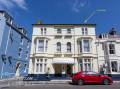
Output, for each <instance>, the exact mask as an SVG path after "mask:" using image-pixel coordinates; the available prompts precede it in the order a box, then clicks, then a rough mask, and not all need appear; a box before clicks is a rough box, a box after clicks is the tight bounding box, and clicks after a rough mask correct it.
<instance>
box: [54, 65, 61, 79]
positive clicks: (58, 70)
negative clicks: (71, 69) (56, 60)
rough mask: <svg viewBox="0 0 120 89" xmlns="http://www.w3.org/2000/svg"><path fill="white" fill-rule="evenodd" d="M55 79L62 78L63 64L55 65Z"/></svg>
mask: <svg viewBox="0 0 120 89" xmlns="http://www.w3.org/2000/svg"><path fill="white" fill-rule="evenodd" d="M54 67H55V77H62V65H61V64H55V65H54Z"/></svg>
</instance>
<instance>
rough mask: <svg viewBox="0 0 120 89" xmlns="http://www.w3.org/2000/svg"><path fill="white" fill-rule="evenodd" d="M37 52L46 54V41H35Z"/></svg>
mask: <svg viewBox="0 0 120 89" xmlns="http://www.w3.org/2000/svg"><path fill="white" fill-rule="evenodd" d="M36 47H37V52H40V53H44V52H47V49H48V40H46V39H41V40H38V41H37V46H36Z"/></svg>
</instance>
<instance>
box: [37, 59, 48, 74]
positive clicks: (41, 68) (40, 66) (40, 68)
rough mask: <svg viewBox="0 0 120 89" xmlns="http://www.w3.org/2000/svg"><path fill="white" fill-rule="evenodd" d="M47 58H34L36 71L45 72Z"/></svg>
mask: <svg viewBox="0 0 120 89" xmlns="http://www.w3.org/2000/svg"><path fill="white" fill-rule="evenodd" d="M46 69H47V59H44V58H41V59H36V73H41V74H42V73H46Z"/></svg>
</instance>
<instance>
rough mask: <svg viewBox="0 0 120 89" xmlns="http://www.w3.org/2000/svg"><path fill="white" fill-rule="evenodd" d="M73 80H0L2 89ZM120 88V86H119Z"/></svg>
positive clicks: (65, 82) (115, 82)
mask: <svg viewBox="0 0 120 89" xmlns="http://www.w3.org/2000/svg"><path fill="white" fill-rule="evenodd" d="M71 82H72V81H71V80H51V81H22V80H15V79H9V80H8V79H7V80H0V89H2V88H8V87H16V86H24V87H25V86H26V87H27V86H38V85H39V86H40V85H41V86H44V85H62V86H63V85H64V86H65V85H70V83H71ZM113 85H120V81H114V82H113ZM119 89H120V88H119Z"/></svg>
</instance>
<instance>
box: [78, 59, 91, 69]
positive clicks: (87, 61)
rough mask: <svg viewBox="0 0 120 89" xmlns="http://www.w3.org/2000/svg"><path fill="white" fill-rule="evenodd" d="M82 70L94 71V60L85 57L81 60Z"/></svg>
mask: <svg viewBox="0 0 120 89" xmlns="http://www.w3.org/2000/svg"><path fill="white" fill-rule="evenodd" d="M79 66H80V68H79V69H80V71H92V60H91V59H87V58H83V59H80V60H79Z"/></svg>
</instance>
